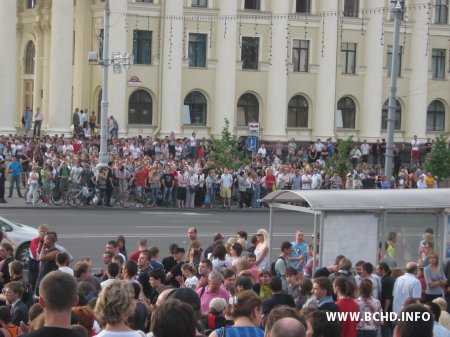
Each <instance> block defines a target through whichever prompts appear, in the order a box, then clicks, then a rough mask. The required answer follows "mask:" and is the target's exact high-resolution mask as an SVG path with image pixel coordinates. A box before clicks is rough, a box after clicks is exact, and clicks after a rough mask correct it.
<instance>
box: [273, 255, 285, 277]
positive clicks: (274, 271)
mask: <svg viewBox="0 0 450 337" xmlns="http://www.w3.org/2000/svg"><path fill="white" fill-rule="evenodd" d="M279 259H282V260H283V261H284V264H285V265H286V267H287V262H286V259H285V258H284V257H282V256H278V257H277V259H276V260H275V261H274V262H272V263H271V264H270V276H277V277H280V276H281V275H279V273H278V272H277V271H276V269H275V264H276V263H277V261H278V260H279Z"/></svg>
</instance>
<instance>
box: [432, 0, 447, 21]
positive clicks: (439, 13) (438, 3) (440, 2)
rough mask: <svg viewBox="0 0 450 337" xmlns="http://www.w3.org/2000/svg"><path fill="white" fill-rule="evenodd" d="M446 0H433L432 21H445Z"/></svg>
mask: <svg viewBox="0 0 450 337" xmlns="http://www.w3.org/2000/svg"><path fill="white" fill-rule="evenodd" d="M447 17H448V0H435V4H434V23H444V24H445V23H447Z"/></svg>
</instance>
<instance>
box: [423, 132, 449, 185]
mask: <svg viewBox="0 0 450 337" xmlns="http://www.w3.org/2000/svg"><path fill="white" fill-rule="evenodd" d="M434 144H435V146H434V149H433V151H432V152H431V153H430V154H429V156H428V158H427V160H426V162H425V164H424V169H425V170H426V171H429V172H431V173H433V175H434V176H437V177H438V180H439V181H440V180H443V179H445V178H448V177H450V149H449V148H448V140H447V137H445V136H444V135H439V136H438V137H437V138H436V139H435V141H434Z"/></svg>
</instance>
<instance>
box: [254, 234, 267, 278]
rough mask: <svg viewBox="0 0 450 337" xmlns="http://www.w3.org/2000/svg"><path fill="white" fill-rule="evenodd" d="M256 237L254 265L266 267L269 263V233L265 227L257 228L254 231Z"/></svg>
mask: <svg viewBox="0 0 450 337" xmlns="http://www.w3.org/2000/svg"><path fill="white" fill-rule="evenodd" d="M256 238H257V240H258V243H257V245H256V249H255V255H256V266H257V267H258V268H259V269H261V268H266V267H267V265H268V263H269V254H268V253H269V245H270V242H269V233H267V231H266V230H265V229H258V230H257V231H256Z"/></svg>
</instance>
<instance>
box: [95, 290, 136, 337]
mask: <svg viewBox="0 0 450 337" xmlns="http://www.w3.org/2000/svg"><path fill="white" fill-rule="evenodd" d="M135 307H136V300H135V299H134V289H133V286H132V285H131V284H129V283H127V282H125V281H114V282H112V283H110V284H109V285H107V286H106V287H105V288H104V289H103V290H102V292H101V293H100V296H99V298H98V300H97V304H96V305H95V314H96V316H97V319H98V320H99V322H100V324H101V325H102V326H103V327H104V330H103V331H102V332H100V333H99V334H98V335H97V336H98V337H114V336H119V334H118V333H120V336H121V337H142V336H145V334H144V333H143V332H141V331H137V330H132V329H131V328H130V327H129V326H128V325H127V324H126V322H127V319H128V318H130V317H131V316H132V315H133V314H134V309H135Z"/></svg>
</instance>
